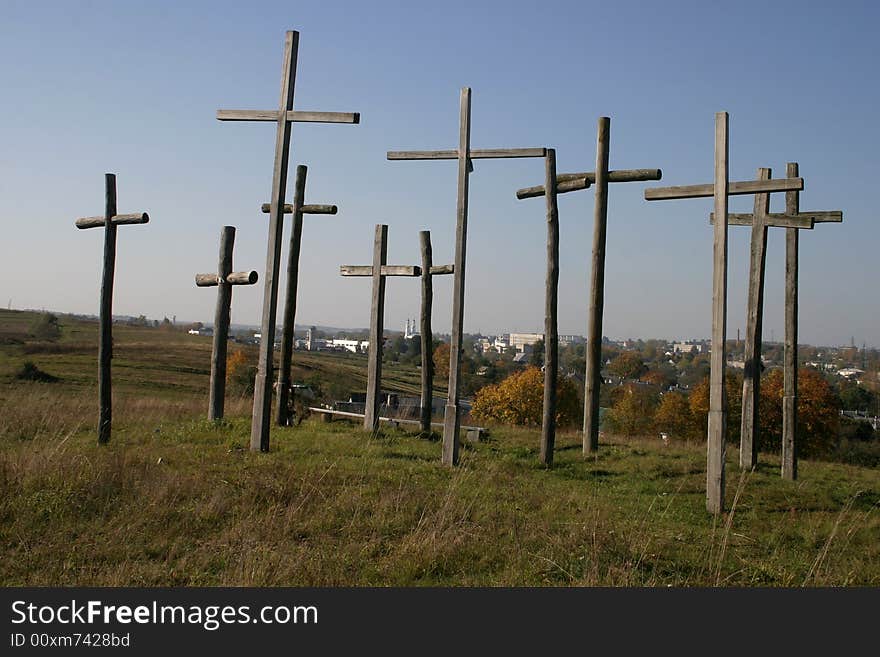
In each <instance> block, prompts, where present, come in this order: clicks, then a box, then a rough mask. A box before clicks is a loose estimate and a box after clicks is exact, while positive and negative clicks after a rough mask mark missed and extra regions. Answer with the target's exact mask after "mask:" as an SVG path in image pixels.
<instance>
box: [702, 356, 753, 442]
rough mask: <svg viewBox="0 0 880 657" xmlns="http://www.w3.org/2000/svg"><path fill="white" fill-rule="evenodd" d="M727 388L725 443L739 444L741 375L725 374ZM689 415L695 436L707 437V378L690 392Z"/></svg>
mask: <svg viewBox="0 0 880 657" xmlns="http://www.w3.org/2000/svg"><path fill="white" fill-rule="evenodd" d="M724 381H725V386H726V388H727V442H739V436H740V424H741V423H740V418H741V417H742V386H743V384H742V375H741V374H736V373H734V372H727V374H726V375H725V377H724ZM690 405H691V415H692V416H693V420H694V423H695V427H694V430H695V432H696V435H698V436H703V437H707V436H708V427H709V377H708V376H707V377H706V378H705V379H703V380H702V381H700V383H698V384H697V385H696V386H694V389H693V390H692V391H691V396H690Z"/></svg>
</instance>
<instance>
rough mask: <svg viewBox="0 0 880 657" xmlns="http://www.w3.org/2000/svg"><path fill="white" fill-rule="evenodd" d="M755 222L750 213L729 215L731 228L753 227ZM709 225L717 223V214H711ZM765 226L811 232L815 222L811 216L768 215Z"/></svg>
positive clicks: (728, 220) (732, 213)
mask: <svg viewBox="0 0 880 657" xmlns="http://www.w3.org/2000/svg"><path fill="white" fill-rule="evenodd" d="M753 222H754V215H752V214H748V213H738V212H737V213H734V212H730V213H728V215H727V224H728V225H729V226H751V225H752V223H753ZM709 223H710V224H714V223H715V213H714V212H710V213H709ZM762 223H763V225H765V226H770V227H771V228H803V229H807V230H811V229H812V228H813V223H814V222H813V220H812V219H811V218H810V217H809V216H801V215H790V214H768V215H766V219H765V220H764V221H763V222H762Z"/></svg>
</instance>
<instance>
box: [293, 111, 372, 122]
mask: <svg viewBox="0 0 880 657" xmlns="http://www.w3.org/2000/svg"><path fill="white" fill-rule="evenodd" d="M287 120H288V121H295V122H297V123H348V124H352V125H357V124H358V123H360V122H361V113H360V112H302V111H300V110H294V111H292V112H287Z"/></svg>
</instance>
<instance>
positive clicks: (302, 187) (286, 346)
mask: <svg viewBox="0 0 880 657" xmlns="http://www.w3.org/2000/svg"><path fill="white" fill-rule="evenodd" d="M307 171H308V170H307V168H306V167H305V166H304V165H302V164H300V165H299V166H298V167H296V182H295V183H294V191H293V208H292V209H293V228H292V229H291V231H290V248H289V251H288V254H287V287H286V290H285V295H284V320H283V326H282V329H281V363H280V367H279V368H278V395H277V400H276V407H275V424H277V425H278V426H280V427H286V426H288V425H289V424H290V364H291V361H292V360H293V338H294V327H295V321H296V290H297V284H298V282H299V252H300V245H301V244H302V224H303V213H302V207H303V205H304V204H305V192H306V173H307Z"/></svg>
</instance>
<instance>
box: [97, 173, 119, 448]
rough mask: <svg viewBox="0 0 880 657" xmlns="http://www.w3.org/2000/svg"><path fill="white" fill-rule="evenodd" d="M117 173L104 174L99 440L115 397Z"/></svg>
mask: <svg viewBox="0 0 880 657" xmlns="http://www.w3.org/2000/svg"><path fill="white" fill-rule="evenodd" d="M115 215H116V175H115V174H113V173H107V174H105V175H104V270H103V273H102V274H101V309H100V320H101V323H100V327H99V333H100V335H99V344H98V404H99V411H98V442H99V443H107V442H109V441H110V429H111V425H112V420H113V400H112V390H111V387H112V386H111V379H110V361H111V359H112V358H113V276H114V273H115V271H116V225H115V224H114V223H113V222H112V219H113V217H114V216H115Z"/></svg>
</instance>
